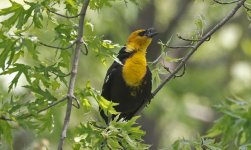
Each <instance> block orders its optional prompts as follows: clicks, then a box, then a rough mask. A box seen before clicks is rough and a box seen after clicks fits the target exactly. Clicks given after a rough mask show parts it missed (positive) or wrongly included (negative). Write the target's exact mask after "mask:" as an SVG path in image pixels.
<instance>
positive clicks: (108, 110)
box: [97, 95, 119, 116]
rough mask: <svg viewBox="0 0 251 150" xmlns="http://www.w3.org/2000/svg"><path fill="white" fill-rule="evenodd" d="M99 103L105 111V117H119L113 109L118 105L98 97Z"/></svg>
mask: <svg viewBox="0 0 251 150" xmlns="http://www.w3.org/2000/svg"><path fill="white" fill-rule="evenodd" d="M97 100H98V101H97V102H98V104H99V106H100V108H101V109H102V110H104V113H105V115H107V116H110V115H117V114H119V113H118V112H117V111H116V110H115V109H114V108H113V107H114V106H117V105H118V104H117V103H113V102H111V101H108V100H106V99H105V98H103V97H102V96H100V95H98V96H97Z"/></svg>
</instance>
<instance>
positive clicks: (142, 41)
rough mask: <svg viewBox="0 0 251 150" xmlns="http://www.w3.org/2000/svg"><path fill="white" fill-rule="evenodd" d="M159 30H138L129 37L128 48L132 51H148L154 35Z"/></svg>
mask: <svg viewBox="0 0 251 150" xmlns="http://www.w3.org/2000/svg"><path fill="white" fill-rule="evenodd" d="M156 34H157V32H156V31H155V30H154V29H153V28H149V29H140V30H136V31H134V32H133V33H131V35H130V36H129V38H128V41H127V45H126V50H127V51H128V52H131V51H146V49H147V47H148V46H149V44H150V43H151V41H152V37H153V36H155V35H156Z"/></svg>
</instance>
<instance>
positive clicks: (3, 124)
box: [0, 120, 13, 149]
mask: <svg viewBox="0 0 251 150" xmlns="http://www.w3.org/2000/svg"><path fill="white" fill-rule="evenodd" d="M0 136H3V139H4V140H5V141H6V142H7V143H8V144H9V146H10V147H11V149H12V142H13V141H12V131H11V126H10V124H9V123H8V122H7V121H4V120H0Z"/></svg>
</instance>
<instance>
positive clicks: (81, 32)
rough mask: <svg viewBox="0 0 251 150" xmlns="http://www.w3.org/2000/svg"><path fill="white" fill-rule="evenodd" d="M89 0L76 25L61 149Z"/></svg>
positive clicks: (68, 120) (60, 143)
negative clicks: (76, 35) (76, 30)
mask: <svg viewBox="0 0 251 150" xmlns="http://www.w3.org/2000/svg"><path fill="white" fill-rule="evenodd" d="M89 2H90V0H85V1H84V3H83V5H82V8H81V12H80V14H81V15H80V18H79V26H78V37H77V40H76V47H75V51H74V57H73V62H72V70H71V78H70V82H69V88H68V102H67V108H66V114H65V119H64V125H63V129H62V131H61V135H60V141H59V144H58V150H62V149H63V145H64V139H65V138H66V132H67V129H68V126H69V122H70V117H71V110H72V100H73V99H74V97H75V96H74V86H75V81H76V76H77V71H78V62H79V56H80V52H81V46H82V44H83V40H82V37H83V33H84V19H85V15H86V11H87V8H88V5H89Z"/></svg>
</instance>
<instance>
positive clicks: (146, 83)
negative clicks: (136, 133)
mask: <svg viewBox="0 0 251 150" xmlns="http://www.w3.org/2000/svg"><path fill="white" fill-rule="evenodd" d="M134 53H135V52H134V51H132V52H126V47H123V48H122V49H121V50H120V51H119V54H118V56H117V58H118V60H119V61H120V62H121V63H122V64H125V61H126V60H127V59H128V58H129V57H131V56H133V54H134ZM122 64H120V63H118V62H117V61H114V62H113V64H112V65H111V66H110V68H109V69H108V71H107V74H106V77H105V80H104V84H103V88H102V94H101V95H102V96H103V97H104V98H105V99H107V100H109V101H112V102H115V103H119V105H118V106H115V109H116V111H118V112H121V114H120V117H122V118H124V119H125V120H129V119H131V118H132V117H133V116H134V114H135V113H136V112H137V110H138V109H139V108H140V106H141V105H142V104H143V103H144V102H145V101H146V100H147V98H149V97H150V96H151V89H152V81H151V78H152V74H151V72H150V70H149V68H148V66H146V67H147V70H146V74H145V76H144V78H143V79H142V82H141V84H140V85H139V86H138V87H130V86H128V85H126V83H125V81H124V78H123V76H122V68H123V65H122ZM101 116H102V117H103V118H104V120H105V121H106V122H107V123H108V118H107V117H106V116H105V114H104V112H103V111H101ZM113 117H114V116H113Z"/></svg>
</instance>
